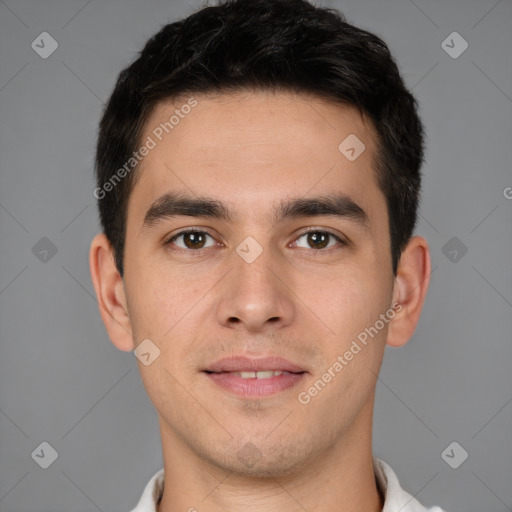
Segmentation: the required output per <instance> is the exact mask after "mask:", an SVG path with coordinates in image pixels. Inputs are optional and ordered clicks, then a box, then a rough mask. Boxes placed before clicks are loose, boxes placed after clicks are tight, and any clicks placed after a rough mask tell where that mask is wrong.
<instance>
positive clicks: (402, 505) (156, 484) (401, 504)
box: [131, 457, 445, 512]
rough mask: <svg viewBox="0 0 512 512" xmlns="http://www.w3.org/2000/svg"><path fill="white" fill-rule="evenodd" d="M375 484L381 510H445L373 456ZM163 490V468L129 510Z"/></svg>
mask: <svg viewBox="0 0 512 512" xmlns="http://www.w3.org/2000/svg"><path fill="white" fill-rule="evenodd" d="M373 469H374V471H375V477H376V481H377V485H378V486H379V488H380V490H381V491H382V494H383V495H384V508H383V509H382V512H445V511H443V510H442V509H440V508H439V507H432V508H425V507H424V506H423V505H421V503H419V502H418V501H417V500H416V499H415V498H413V497H412V496H411V495H410V494H409V493H408V492H406V491H404V490H403V489H402V488H401V487H400V484H399V483H398V478H397V476H396V475H395V473H394V471H393V470H392V469H391V467H390V466H388V465H387V464H386V463H385V462H384V461H383V460H380V459H377V458H376V457H374V458H373ZM163 491H164V470H163V469H161V470H160V471H158V472H157V473H155V474H154V475H153V476H152V477H151V480H150V481H149V482H148V484H147V485H146V487H145V489H144V492H143V493H142V496H141V498H140V500H139V503H138V504H137V506H136V507H135V508H134V509H133V510H132V511H131V512H156V504H157V502H158V501H159V500H160V498H161V497H162V494H163Z"/></svg>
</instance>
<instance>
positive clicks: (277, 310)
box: [218, 237, 293, 330]
mask: <svg viewBox="0 0 512 512" xmlns="http://www.w3.org/2000/svg"><path fill="white" fill-rule="evenodd" d="M262 238H263V237H262ZM267 239H268V237H267ZM230 263H231V271H230V272H229V273H228V275H227V276H226V281H225V283H224V286H223V289H222V292H221V296H220V298H219V305H218V320H219V322H220V323H222V324H223V325H225V326H230V327H233V326H235V325H240V324H243V325H244V326H245V327H246V328H247V329H250V330H259V329H264V328H266V326H268V325H273V326H274V328H275V327H277V326H278V325H279V326H284V325H287V324H288V323H289V322H290V321H291V318H292V317H293V304H292V302H291V298H290V296H289V293H288V292H287V288H286V287H285V286H283V283H282V282H281V279H282V276H280V278H278V276H279V274H282V269H281V270H280V266H282V264H283V261H281V260H280V258H279V257H277V258H274V257H273V254H272V250H271V249H270V246H269V244H268V243H267V242H264V243H262V244H260V243H259V242H258V241H256V239H255V238H253V237H247V238H246V239H244V240H243V241H242V242H241V243H240V244H239V245H238V246H237V248H236V250H235V251H234V252H233V254H232V258H231V261H230Z"/></svg>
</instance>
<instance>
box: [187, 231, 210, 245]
mask: <svg viewBox="0 0 512 512" xmlns="http://www.w3.org/2000/svg"><path fill="white" fill-rule="evenodd" d="M183 241H184V242H185V245H186V246H187V247H188V248H189V249H201V248H202V247H203V245H204V243H205V236H204V234H203V233H195V232H191V233H185V234H184V235H183Z"/></svg>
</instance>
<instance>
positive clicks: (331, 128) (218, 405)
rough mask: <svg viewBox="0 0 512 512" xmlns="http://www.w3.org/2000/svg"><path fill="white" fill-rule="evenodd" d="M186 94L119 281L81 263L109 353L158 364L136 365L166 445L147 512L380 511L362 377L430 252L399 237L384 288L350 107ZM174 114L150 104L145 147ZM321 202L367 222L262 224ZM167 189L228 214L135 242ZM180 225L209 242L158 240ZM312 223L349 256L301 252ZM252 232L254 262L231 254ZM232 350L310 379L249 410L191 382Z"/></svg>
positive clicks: (385, 242) (135, 203)
mask: <svg viewBox="0 0 512 512" xmlns="http://www.w3.org/2000/svg"><path fill="white" fill-rule="evenodd" d="M195 98H196V99H197V101H198V104H197V106H196V107H195V108H194V109H193V110H192V111H191V113H190V114H188V115H187V116H186V117H185V118H184V119H181V120H180V123H179V125H177V126H176V127H175V128H174V130H173V131H172V132H171V133H169V134H168V135H166V136H165V138H164V139H163V140H162V141H161V142H160V143H159V144H158V145H157V146H156V147H155V148H154V149H152V150H151V152H150V153H149V154H148V155H147V156H146V157H145V158H144V160H143V162H142V166H141V168H140V169H139V171H140V177H139V179H138V181H137V182H136V184H135V186H134V188H133V191H132V193H131V196H130V199H129V205H128V216H127V231H126V247H125V255H124V261H125V274H124V278H121V276H120V275H119V273H118V272H117V270H116V268H115V265H114V260H113V254H112V250H111V247H110V244H109V243H108V241H107V239H106V237H105V236H104V235H103V234H99V235H97V236H96V237H95V238H94V240H93V242H92V244H91V250H90V269H91V276H92V280H93V284H94V287H95V290H96V294H97V297H98V303H99V306H100V312H101V315H102V318H103V321H104V323H105V326H106V329H107V331H108V334H109V336H110V338H111V340H112V342H113V343H114V345H115V346H116V347H117V348H119V349H120V350H125V351H130V350H133V349H134V348H135V347H136V346H137V345H138V344H139V343H140V342H141V341H142V340H144V339H146V338H149V339H151V340H152V342H153V343H154V344H155V345H156V346H158V348H159V349H160V351H161V353H160V356H159V357H158V358H157V359H155V361H154V362H153V363H152V364H151V365H149V366H144V365H143V364H142V363H141V362H138V364H139V369H140V373H141V377H142V381H143V383H144V386H145V388H146V391H147V393H148V396H149V397H150V399H151V401H152V403H153V404H154V406H155V408H156V410H157V412H158V416H159V425H160V433H161V438H162V449H163V456H164V468H165V490H164V495H163V499H162V502H161V503H160V504H159V507H158V510H159V512H172V511H176V510H189V509H191V507H195V509H197V510H199V511H201V510H208V511H210V512H216V511H222V512H231V511H239V510H246V511H249V510H254V511H256V510H258V511H260V512H270V511H282V510H287V511H292V512H293V511H304V510H309V511H310V510H322V511H326V512H330V511H332V512H334V511H336V512H339V511H340V510H343V511H344V512H355V511H360V510H365V511H373V512H376V511H380V510H382V507H383V499H382V496H381V495H380V493H379V492H378V488H377V485H376V482H375V477H374V472H373V467H372V449H371V440H372V414H373V406H374V398H375V386H376V380H377V375H378V373H379V370H380V366H381V362H382V358H383V354H384V349H385V346H386V344H387V345H390V346H394V347H398V346H401V345H404V344H405V343H406V342H407V341H408V340H409V339H410V338H411V337H412V335H413V333H414V330H415V327H416V324H417V322H418V319H419V316H420V312H421V308H422V305H423V301H424V298H425V294H426V292H427V288H428V283H429V275H430V257H429V251H428V246H427V243H426V241H425V240H424V239H423V238H422V237H419V236H415V237H413V238H411V240H410V241H409V243H408V245H407V247H406V248H405V250H404V251H403V253H402V255H401V259H400V263H399V268H398V271H397V275H396V276H395V275H393V272H392V265H391V254H390V250H389V247H390V238H389V228H388V215H387V209H386V203H385V197H384V195H383V194H382V192H381V191H380V189H379V188H378V186H377V181H376V176H375V172H374V170H373V169H372V162H373V159H374V155H375V154H376V138H375V133H374V132H373V131H372V126H371V124H370V123H369V121H368V120H366V121H365V120H364V119H363V118H362V117H361V116H360V114H359V113H358V111H357V110H356V109H354V108H353V107H350V106H346V105H343V106H342V105H337V104H334V103H331V102H328V101H325V100H322V99H319V98H315V97H309V96H305V95H297V94H292V93H287V92H279V93H269V92H237V93H230V94H220V95H198V96H196V97H195ZM184 102H185V101H183V102H178V101H176V100H174V103H172V102H171V101H168V102H165V103H161V104H159V105H158V106H157V107H156V108H155V110H154V111H153V113H152V115H151V117H150V118H149V120H148V121H147V124H146V128H145V131H144V133H143V136H142V139H141V140H145V138H146V136H147V135H151V133H152V130H153V129H154V128H155V127H156V126H158V124H159V123H160V122H164V121H166V120H168V119H169V117H170V116H171V115H172V114H173V112H174V109H175V108H179V107H180V105H183V104H184ZM349 134H355V135H356V136H357V137H358V138H359V139H360V140H361V141H363V142H364V144H365V146H366V150H365V151H364V152H363V153H362V154H361V155H360V156H359V157H358V158H357V159H356V160H354V161H349V160H348V159H347V158H345V156H344V155H343V154H341V152H340V151H339V150H338V146H339V144H340V142H341V141H343V140H344V139H345V138H346V137H347V136H348V135H349ZM334 191H336V192H342V193H345V194H348V195H349V196H350V197H351V198H352V199H353V200H354V201H355V202H356V203H357V204H359V205H360V206H361V207H362V208H363V209H364V210H365V211H366V212H367V214H368V228H367V229H365V228H364V227H363V226H362V225H360V224H359V223H357V222H354V221H353V220H351V219H350V218H339V217H335V216H327V215H324V216H320V217H317V216H315V217H303V218H295V219H288V220H285V221H283V222H278V223H277V224H276V223H275V222H274V221H273V218H272V214H273V212H274V208H275V206H276V204H277V203H278V202H279V201H281V200H287V199H290V198H291V197H293V198H295V197H303V198H308V197H313V196H318V195H322V194H328V193H332V192H334ZM166 192H184V193H188V194H192V195H194V196H208V197H213V198H215V199H218V200H220V201H223V202H225V203H227V204H228V205H229V206H230V207H231V208H232V209H233V210H234V211H235V212H236V214H237V216H238V217H237V219H236V221H234V222H227V221H224V220H219V219H211V218H203V217H201V218H197V217H188V216H177V217H174V218H167V219H165V220H162V221H160V222H158V223H156V224H155V225H154V226H153V227H152V228H151V229H143V220H144V216H145V213H146V211H147V210H148V208H149V207H150V205H151V204H152V203H153V201H155V200H156V199H157V198H159V197H160V196H161V195H162V194H163V193H166ZM191 227H196V228H200V229H203V230H204V231H206V232H207V233H208V234H209V235H211V236H212V238H209V237H206V238H205V242H204V244H205V247H203V248H202V249H200V250H198V249H195V248H194V247H195V246H194V245H191V244H190V240H189V239H188V238H187V237H180V238H178V239H176V240H175V241H174V243H171V244H167V245H165V242H166V241H168V240H169V239H170V238H171V236H173V235H176V234H177V233H179V232H180V231H182V230H184V229H187V228H191ZM310 227H312V228H317V231H328V232H331V233H334V234H335V235H337V236H339V237H340V238H341V239H343V240H346V241H348V243H347V244H345V245H343V244H341V243H339V242H338V241H337V240H336V239H335V238H329V239H328V247H324V248H318V249H316V250H315V248H316V247H317V245H315V242H314V241H313V242H311V241H310V240H309V238H308V236H307V235H306V236H303V235H304V231H305V230H306V229H308V228H310ZM248 236H251V237H253V238H254V239H255V240H256V241H257V242H258V244H259V245H260V246H261V248H262V250H263V252H262V253H261V255H260V256H259V257H258V258H257V259H256V260H255V261H254V262H252V263H247V262H246V261H245V260H244V259H242V258H241V257H240V256H239V255H238V254H237V252H236V248H237V246H238V245H239V244H240V243H241V242H242V241H243V240H244V239H245V238H246V237H248ZM187 241H188V244H189V245H188V246H187V244H186V242H187ZM217 242H218V243H219V245H217V244H216V243H217ZM317 243H318V242H317ZM188 247H192V248H188ZM320 247H321V245H320ZM179 248H181V249H182V252H179ZM187 251H188V252H187ZM394 303H399V304H401V306H402V307H401V310H400V312H397V313H396V314H395V316H394V318H393V319H392V320H389V322H388V323H386V325H385V327H384V328H383V329H381V330H380V331H379V333H378V335H377V336H375V337H374V338H373V339H371V340H370V341H369V343H368V345H367V346H365V347H364V348H363V349H362V350H361V352H360V353H358V354H357V355H356V356H354V358H353V359H352V360H351V361H350V362H349V363H348V364H347V366H345V367H344V368H343V370H342V371H341V372H339V373H338V374H336V376H335V377H334V378H333V379H332V380H331V382H329V384H328V385H327V386H326V387H325V388H324V389H323V390H322V391H321V392H319V393H318V394H317V396H315V397H314V398H312V399H311V401H310V403H309V404H307V405H303V404H301V403H300V402H299V401H298V398H297V395H298V393H299V392H300V391H304V390H307V389H308V388H309V387H310V386H312V385H313V383H314V382H315V381H317V380H318V379H319V378H321V377H322V375H323V374H324V372H325V371H326V369H327V368H329V367H330V366H332V365H333V363H334V362H335V361H336V360H337V357H338V356H339V355H342V354H344V353H345V352H346V351H347V350H348V349H349V347H350V344H351V342H352V340H354V339H355V338H356V336H357V335H358V334H359V333H360V332H362V331H364V329H365V328H367V327H370V326H373V325H374V324H375V322H376V320H377V319H379V315H381V314H383V313H385V312H386V311H387V310H388V309H389V308H390V307H391V306H392V305H393V304H394ZM242 353H243V354H247V355H249V356H253V357H255V356H258V357H259V356H263V355H269V354H278V355H280V356H282V357H284V358H286V359H289V360H291V361H293V362H295V363H297V364H299V365H300V366H301V367H302V368H303V369H305V370H306V371H307V374H306V375H305V378H304V379H303V382H302V383H301V384H300V387H299V388H293V389H288V390H285V391H282V392H280V393H277V394H274V395H271V396H268V397H264V398H260V399H254V398H247V397H239V396H235V395H233V394H231V393H229V392H228V391H225V390H223V389H221V388H219V387H218V386H217V385H215V384H214V383H212V382H211V381H210V379H209V378H208V377H207V376H206V375H205V373H203V372H202V371H201V370H202V369H204V368H205V367H206V366H207V365H208V364H210V363H212V362H214V361H216V360H218V359H220V358H221V357H224V356H227V355H232V354H242ZM248 442H250V443H252V444H253V445H254V446H255V447H256V449H257V451H258V453H259V454H260V459H259V460H258V462H256V463H255V464H254V465H252V466H251V467H249V465H248V464H246V463H245V460H241V459H243V457H239V456H237V455H238V454H239V450H241V449H242V448H243V447H244V445H246V443H248ZM192 510H193V509H192Z"/></svg>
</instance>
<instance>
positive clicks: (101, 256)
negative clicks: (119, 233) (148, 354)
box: [89, 233, 135, 351]
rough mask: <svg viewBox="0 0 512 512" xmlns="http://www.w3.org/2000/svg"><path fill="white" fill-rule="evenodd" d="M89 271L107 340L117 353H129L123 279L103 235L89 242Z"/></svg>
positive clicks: (132, 347)
mask: <svg viewBox="0 0 512 512" xmlns="http://www.w3.org/2000/svg"><path fill="white" fill-rule="evenodd" d="M89 269H90V272H91V278H92V282H93V285H94V289H95V291H96V297H97V298H98V306H99V309H100V314H101V318H102V319H103V323H104V324H105V327H106V329H107V333H108V335H109V337H110V340H111V341H112V343H113V344H114V345H115V346H116V347H117V348H118V349H119V350H124V351H129V350H133V349H134V348H135V347H134V343H133V337H132V328H131V324H130V317H129V314H128V307H127V302H126V296H125V290H124V283H123V278H122V277H121V275H120V274H119V272H118V270H117V268H116V265H115V261H114V252H113V250H112V247H111V245H110V242H109V241H108V239H107V237H106V236H105V234H104V233H100V234H98V235H96V236H95V237H94V238H93V240H92V243H91V248H90V251H89Z"/></svg>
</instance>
